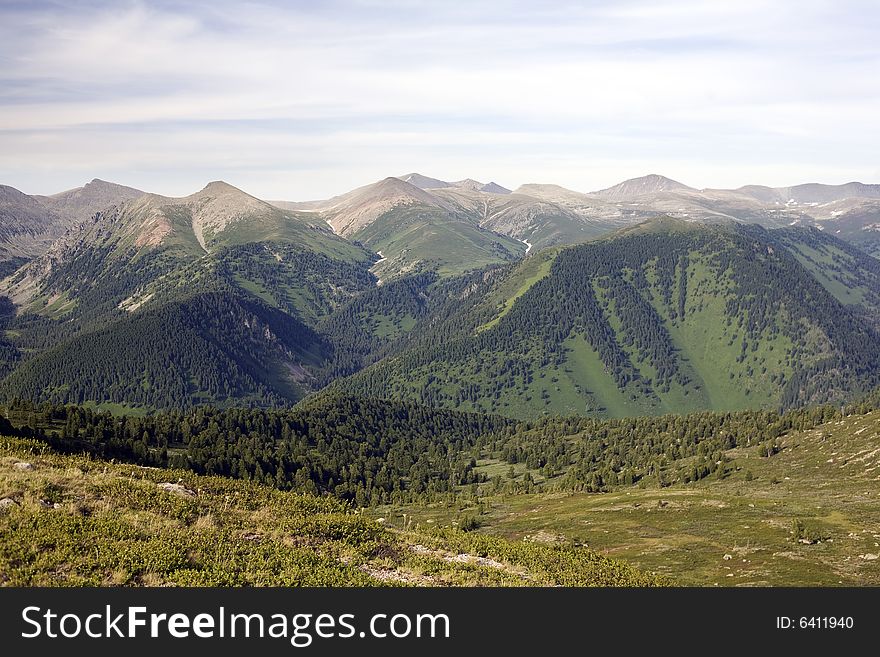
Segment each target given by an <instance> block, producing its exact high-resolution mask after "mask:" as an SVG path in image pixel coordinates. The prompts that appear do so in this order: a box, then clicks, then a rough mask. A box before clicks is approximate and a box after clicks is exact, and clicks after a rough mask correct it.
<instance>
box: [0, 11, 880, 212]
mask: <svg viewBox="0 0 880 657" xmlns="http://www.w3.org/2000/svg"><path fill="white" fill-rule="evenodd" d="M878 28H880V9H878V8H877V6H876V4H874V3H871V2H864V1H854V0H850V1H845V2H836V3H831V2H824V1H817V0H814V1H810V2H770V1H754V0H753V1H745V2H741V3H737V5H736V6H731V5H727V4H725V5H719V4H717V3H713V4H710V5H708V6H707V5H706V4H705V3H699V2H696V1H693V0H680V1H676V2H667V3H663V5H662V6H657V5H656V3H651V2H647V1H646V0H636V1H630V2H602V1H599V2H590V3H586V4H577V5H569V6H563V5H553V6H550V7H542V6H534V5H532V4H530V3H520V2H493V3H479V4H474V3H463V2H448V3H444V4H443V5H436V6H421V7H413V6H411V5H410V4H409V3H405V2H378V1H377V2H372V1H369V0H365V1H360V2H358V1H350V2H328V3H322V4H321V5H320V6H315V5H314V3H305V2H300V3H284V4H279V3H273V2H264V3H232V2H223V1H220V2H212V3H207V2H194V3H187V4H186V5H185V6H177V5H175V4H174V3H169V2H165V1H163V0H145V1H140V2H123V3H109V2H104V1H92V2H83V3H68V2H34V3H17V2H4V3H0V59H2V61H3V62H4V66H3V68H2V70H0V183H2V184H6V185H12V186H14V187H17V188H18V189H21V190H22V191H24V192H26V193H30V194H52V193H57V192H59V191H62V190H65V189H70V188H74V187H78V186H81V185H83V184H85V183H86V182H88V181H89V180H91V179H93V178H100V179H103V180H109V181H112V182H118V183H120V184H126V185H131V186H134V187H138V188H141V189H145V190H147V191H152V192H156V193H160V194H164V195H168V196H183V195H187V194H190V193H192V192H193V191H196V190H198V189H201V188H202V187H203V186H204V185H205V184H206V183H207V182H208V181H210V180H218V179H220V180H225V181H227V182H229V183H230V184H233V185H235V186H237V187H240V188H242V189H243V190H245V191H247V192H249V193H251V194H254V195H255V196H258V197H261V198H267V199H284V200H311V199H319V198H327V197H330V196H334V195H337V194H340V193H343V192H346V191H348V190H350V189H352V188H354V187H358V186H361V185H365V184H369V183H370V182H373V181H375V180H379V179H381V178H384V177H386V176H389V175H403V174H404V173H408V172H419V173H422V174H424V175H428V176H433V177H437V178H441V179H444V180H459V179H461V178H463V177H472V178H475V179H478V180H481V181H483V182H489V181H495V182H497V183H499V184H501V185H503V186H505V187H508V188H511V189H515V188H516V187H517V186H519V185H520V184H523V183H553V184H558V185H562V186H564V187H567V188H570V189H573V190H577V191H582V192H589V191H595V190H598V189H602V188H604V187H608V186H611V185H614V184H616V183H618V182H620V181H622V180H625V179H628V178H633V177H638V176H642V175H646V174H648V173H658V174H661V175H664V176H667V177H669V178H672V179H675V180H678V181H680V182H682V183H685V184H687V185H690V186H693V187H696V188H698V189H703V188H727V189H733V188H737V187H740V186H742V185H747V184H763V185H768V186H791V185H795V184H801V183H808V182H820V183H825V184H841V183H845V182H851V181H860V182H865V183H872V182H880V165H878V163H877V160H876V155H875V154H876V152H877V150H878V148H877V147H878V146H880V128H878V126H877V122H876V116H878V115H880V89H878V82H877V76H876V71H877V70H878V68H880V66H878V65H880V45H878V43H877V40H876V34H877V33H878Z"/></svg>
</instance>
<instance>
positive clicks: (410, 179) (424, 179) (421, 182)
mask: <svg viewBox="0 0 880 657" xmlns="http://www.w3.org/2000/svg"><path fill="white" fill-rule="evenodd" d="M395 177H396V178H397V179H398V180H402V181H403V182H407V183H409V184H410V185H415V186H416V187H418V188H419V189H441V188H443V187H452V185H451V184H450V183H448V182H446V181H445V180H439V179H438V178H431V177H429V176H423V175H422V174H420V173H407V174H405V175H402V176H395Z"/></svg>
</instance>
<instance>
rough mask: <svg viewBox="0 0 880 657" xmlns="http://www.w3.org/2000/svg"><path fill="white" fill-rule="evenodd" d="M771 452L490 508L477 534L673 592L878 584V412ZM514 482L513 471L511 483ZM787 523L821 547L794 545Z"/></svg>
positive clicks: (431, 510) (795, 438) (798, 437)
mask: <svg viewBox="0 0 880 657" xmlns="http://www.w3.org/2000/svg"><path fill="white" fill-rule="evenodd" d="M779 445H780V447H781V451H780V452H779V453H778V454H776V455H774V456H771V457H769V458H767V457H762V456H760V455H759V454H758V449H759V448H758V447H752V448H747V449H742V448H741V449H735V450H731V451H730V452H728V456H729V457H730V458H731V459H733V462H732V463H731V472H730V474H728V475H727V476H726V477H725V478H724V479H722V480H718V479H716V478H715V477H712V478H710V479H707V480H703V481H701V482H700V483H696V484H688V485H679V486H673V487H669V488H663V489H659V488H657V487H656V486H647V487H644V488H643V487H639V486H632V487H629V488H622V489H620V490H618V491H616V492H613V493H605V494H587V493H539V494H533V495H516V496H507V497H495V498H489V500H488V501H484V505H485V506H486V507H487V509H488V511H487V513H486V514H485V515H482V516H479V517H480V519H481V520H482V522H483V523H484V527H483V528H482V529H481V530H479V531H481V532H486V533H489V534H493V535H500V536H503V537H506V538H511V539H522V538H528V537H532V539H533V540H554V539H564V540H565V541H566V542H571V541H575V542H579V543H583V544H585V545H588V546H589V547H592V548H594V549H596V550H599V551H601V552H603V553H605V554H608V555H609V556H613V557H617V558H621V559H624V560H626V561H628V562H630V563H632V564H633V565H635V566H637V567H639V568H641V569H643V570H649V571H653V572H658V573H662V574H665V575H668V576H670V577H672V578H673V579H674V580H675V581H677V582H680V583H682V584H691V585H700V586H713V585H720V586H734V585H736V586H757V585H773V586H784V585H817V586H837V585H878V584H880V558H878V556H880V530H878V527H880V505H878V497H880V484H878V480H880V412H876V411H875V412H873V413H870V414H868V415H853V416H850V417H848V418H846V419H844V420H841V421H838V422H831V423H829V424H826V425H823V426H820V427H818V428H816V429H814V430H810V431H805V432H793V433H791V434H789V435H788V436H785V437H783V438H781V439H780V440H779ZM508 467H509V466H507V465H506V464H503V465H501V464H489V463H487V464H486V465H485V466H484V469H485V470H486V472H487V473H488V472H490V470H491V468H495V469H496V470H497V469H498V468H502V469H503V471H505V472H506V471H507V469H508ZM523 472H524V469H523V467H522V466H521V465H520V466H517V472H516V474H517V476H520V477H521V476H522V474H523ZM405 511H406V512H408V513H409V516H410V517H411V518H415V519H416V521H417V522H421V523H425V522H427V521H429V520H430V521H432V523H433V524H438V525H442V524H444V523H448V522H451V519H452V518H454V517H457V516H458V515H460V514H461V513H467V512H469V511H474V512H476V511H475V510H474V509H469V508H468V507H467V506H465V507H464V508H463V509H460V508H454V509H449V508H446V507H445V506H443V505H435V506H431V507H427V508H426V507H412V508H407V509H405ZM381 512H382V513H385V514H392V513H395V512H394V511H391V510H389V509H382V510H381ZM396 513H397V514H399V513H400V510H397V511H396ZM796 520H800V521H801V522H802V523H803V525H804V527H805V529H806V531H807V535H808V536H811V537H812V538H814V539H815V538H817V537H818V538H821V539H822V540H821V542H814V543H809V544H808V543H803V542H801V541H799V540H797V538H796V537H795V536H794V535H793V533H792V529H793V523H794V522H795V521H796ZM398 522H399V520H398ZM725 555H729V557H730V558H725Z"/></svg>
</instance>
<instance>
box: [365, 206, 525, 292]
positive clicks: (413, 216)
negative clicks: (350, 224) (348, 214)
mask: <svg viewBox="0 0 880 657" xmlns="http://www.w3.org/2000/svg"><path fill="white" fill-rule="evenodd" d="M352 238H354V239H356V240H358V241H359V242H362V243H364V244H366V245H368V246H369V247H370V248H371V249H373V250H375V251H381V252H382V255H383V256H385V257H386V258H387V260H385V261H383V262H382V263H381V264H379V265H378V266H377V267H376V268H375V269H374V271H375V273H376V274H377V275H378V276H379V277H380V278H382V279H383V280H385V279H388V278H392V277H394V276H397V275H399V274H401V273H406V272H408V271H412V270H414V269H420V268H424V269H436V270H437V272H438V273H440V274H441V275H443V276H449V275H453V274H458V273H461V272H464V271H469V270H472V269H479V268H480V267H485V266H487V265H491V264H497V263H501V262H507V261H510V260H513V259H515V258H516V257H518V256H520V255H522V254H523V253H524V251H525V249H526V247H525V246H524V245H523V244H522V243H521V242H518V241H517V240H515V239H513V238H511V237H505V236H503V235H499V234H497V233H492V232H490V231H487V230H483V229H481V228H480V227H479V226H477V225H475V224H473V223H471V222H469V221H467V220H464V219H458V218H456V217H453V216H451V215H449V214H448V213H446V212H443V211H438V210H437V209H436V208H428V207H424V206H418V205H416V206H405V207H400V208H395V209H394V210H392V211H390V212H387V213H386V214H384V215H383V216H381V217H379V218H378V219H377V220H376V221H374V222H373V223H371V224H370V225H369V226H367V227H366V228H364V229H362V230H360V231H358V232H357V233H355V234H354V235H352Z"/></svg>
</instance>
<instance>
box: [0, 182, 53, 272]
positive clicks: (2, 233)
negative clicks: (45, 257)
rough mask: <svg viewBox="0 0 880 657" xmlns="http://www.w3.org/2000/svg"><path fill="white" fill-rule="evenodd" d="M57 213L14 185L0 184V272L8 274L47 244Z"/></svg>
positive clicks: (43, 248)
mask: <svg viewBox="0 0 880 657" xmlns="http://www.w3.org/2000/svg"><path fill="white" fill-rule="evenodd" d="M58 224H59V217H58V216H57V215H56V214H54V213H53V212H51V211H50V210H49V209H48V208H46V207H45V206H44V205H42V204H41V203H39V202H38V201H36V200H35V199H33V198H31V197H30V196H28V195H27V194H24V193H22V192H20V191H18V190H17V189H15V188H14V187H7V186H6V185H0V275H6V274H9V273H11V272H13V271H15V269H17V268H18V267H20V266H21V265H23V264H24V263H25V262H27V261H28V260H29V259H30V258H32V257H34V256H35V255H38V254H39V253H41V252H42V251H43V250H45V248H46V247H47V245H48V241H49V240H50V239H51V236H52V234H53V233H54V231H55V227H56V226H57V225H58Z"/></svg>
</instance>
